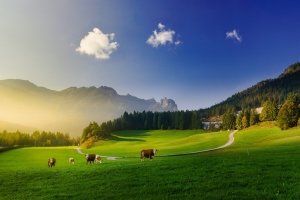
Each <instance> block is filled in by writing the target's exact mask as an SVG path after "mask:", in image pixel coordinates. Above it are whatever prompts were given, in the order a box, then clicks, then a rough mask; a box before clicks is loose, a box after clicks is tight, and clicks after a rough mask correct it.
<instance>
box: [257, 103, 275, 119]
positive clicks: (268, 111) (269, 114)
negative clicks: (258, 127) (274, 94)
mask: <svg viewBox="0 0 300 200" xmlns="http://www.w3.org/2000/svg"><path fill="white" fill-rule="evenodd" d="M277 113H278V106H277V104H276V103H275V102H270V101H266V102H265V103H264V104H263V109H262V111H261V113H260V116H259V119H260V121H274V120H275V119H276V117H277Z"/></svg>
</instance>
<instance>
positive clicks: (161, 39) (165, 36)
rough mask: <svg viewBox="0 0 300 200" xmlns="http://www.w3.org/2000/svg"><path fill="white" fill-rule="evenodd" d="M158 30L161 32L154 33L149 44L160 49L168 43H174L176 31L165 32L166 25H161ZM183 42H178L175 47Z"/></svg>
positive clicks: (149, 39)
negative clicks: (160, 46)
mask: <svg viewBox="0 0 300 200" xmlns="http://www.w3.org/2000/svg"><path fill="white" fill-rule="evenodd" d="M158 28H159V29H160V31H158V32H157V30H154V31H153V34H152V35H151V36H150V37H149V38H148V40H147V43H148V44H150V45H151V46H153V47H158V46H159V45H165V44H167V43H168V42H169V43H173V36H174V35H175V31H173V30H165V29H164V28H165V25H163V24H161V23H159V24H158ZM180 43H181V41H179V40H177V41H176V42H175V45H179V44H180Z"/></svg>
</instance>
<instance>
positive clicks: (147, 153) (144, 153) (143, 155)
mask: <svg viewBox="0 0 300 200" xmlns="http://www.w3.org/2000/svg"><path fill="white" fill-rule="evenodd" d="M157 151H158V150H157V149H147V150H142V151H141V161H144V159H145V158H150V161H152V159H153V157H154V155H155V153H156V152H157Z"/></svg>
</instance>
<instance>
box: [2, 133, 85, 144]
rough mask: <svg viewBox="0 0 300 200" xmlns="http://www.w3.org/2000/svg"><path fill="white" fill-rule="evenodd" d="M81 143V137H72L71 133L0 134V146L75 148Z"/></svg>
mask: <svg viewBox="0 0 300 200" xmlns="http://www.w3.org/2000/svg"><path fill="white" fill-rule="evenodd" d="M79 143H80V137H77V138H74V137H72V138H71V137H70V136H69V133H60V132H56V133H52V132H45V131H42V132H39V131H35V132H33V133H32V134H28V133H21V132H19V131H17V132H7V131H6V130H4V131H3V132H2V133H0V146H2V147H24V146H31V147H33V146H39V147H41V146H43V147H44V146H75V145H78V144H79Z"/></svg>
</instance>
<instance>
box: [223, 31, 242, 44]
mask: <svg viewBox="0 0 300 200" xmlns="http://www.w3.org/2000/svg"><path fill="white" fill-rule="evenodd" d="M226 38H233V39H234V38H235V39H236V40H237V41H239V42H241V41H242V37H241V36H239V34H238V33H237V31H236V30H233V31H231V32H227V33H226Z"/></svg>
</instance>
